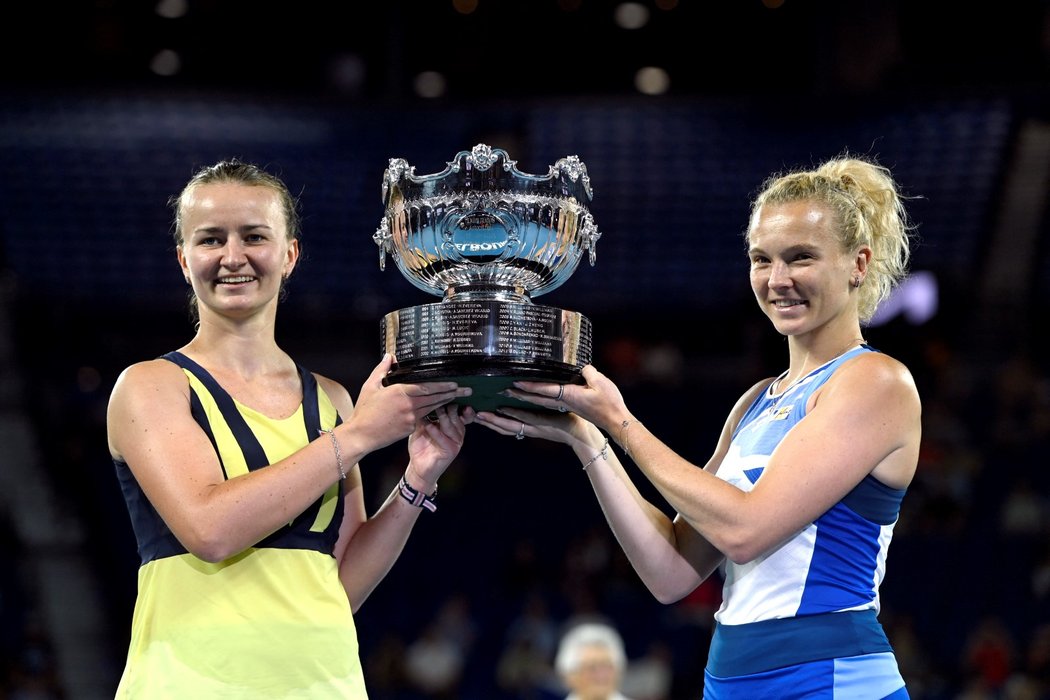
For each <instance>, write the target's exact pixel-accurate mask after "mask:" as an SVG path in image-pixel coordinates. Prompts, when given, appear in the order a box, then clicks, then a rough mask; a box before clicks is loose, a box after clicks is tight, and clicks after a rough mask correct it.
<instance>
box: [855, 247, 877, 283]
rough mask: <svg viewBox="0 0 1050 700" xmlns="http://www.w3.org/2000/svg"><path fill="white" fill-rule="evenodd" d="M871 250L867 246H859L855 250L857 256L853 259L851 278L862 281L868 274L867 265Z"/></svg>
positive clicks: (869, 260) (869, 261)
mask: <svg viewBox="0 0 1050 700" xmlns="http://www.w3.org/2000/svg"><path fill="white" fill-rule="evenodd" d="M872 255H873V253H872V250H871V248H870V247H868V246H866V245H865V246H861V247H860V248H858V249H857V254H856V256H855V257H854V259H853V277H854V278H855V279H860V280H861V281H863V280H864V277H865V275H867V274H868V265H869V263H871V258H872Z"/></svg>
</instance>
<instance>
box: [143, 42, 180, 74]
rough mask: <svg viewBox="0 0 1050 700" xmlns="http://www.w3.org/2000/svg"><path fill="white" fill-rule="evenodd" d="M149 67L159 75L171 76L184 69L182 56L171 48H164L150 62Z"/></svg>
mask: <svg viewBox="0 0 1050 700" xmlns="http://www.w3.org/2000/svg"><path fill="white" fill-rule="evenodd" d="M149 69H150V70H151V71H153V72H154V73H156V74H157V75H163V76H164V77H170V76H173V75H176V74H177V73H178V72H179V71H180V70H182V58H180V57H179V54H177V53H176V52H174V51H172V50H171V49H163V50H161V51H158V52H157V54H156V55H155V56H154V57H153V60H152V61H150V62H149Z"/></svg>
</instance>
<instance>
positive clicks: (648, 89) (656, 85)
mask: <svg viewBox="0 0 1050 700" xmlns="http://www.w3.org/2000/svg"><path fill="white" fill-rule="evenodd" d="M634 87H635V89H636V90H638V92H640V93H642V94H643V95H662V94H664V93H665V92H667V91H668V89H670V87H671V77H670V76H669V75H667V71H665V70H664V69H663V68H656V67H655V66H647V67H645V68H642V69H640V70H639V71H638V72H637V73H635V74H634Z"/></svg>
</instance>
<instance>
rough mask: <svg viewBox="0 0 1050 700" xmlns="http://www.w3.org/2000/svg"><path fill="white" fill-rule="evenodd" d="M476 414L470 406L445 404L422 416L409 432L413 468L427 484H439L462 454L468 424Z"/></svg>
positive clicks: (411, 465) (409, 454)
mask: <svg viewBox="0 0 1050 700" xmlns="http://www.w3.org/2000/svg"><path fill="white" fill-rule="evenodd" d="M474 416H475V411H474V409H473V408H471V407H470V406H465V407H460V406H458V405H457V404H448V405H445V406H441V407H439V408H436V409H434V411H433V412H432V413H431V414H430V415H429V416H427V417H424V418H423V419H421V420H420V421H419V422H418V424H417V425H416V429H415V430H414V431H413V432H412V434H411V435H409V436H408V456H409V459H410V460H411V461H410V468H411V469H412V472H413V473H414V474H416V475H417V476H419V478H420V479H421V480H423V481H426V482H427V484H426V485H427V486H430V485H432V484H436V483H437V480H438V478H439V477H440V476H441V475H442V474H444V473H445V470H446V469H447V468H448V465H449V464H451V463H452V460H453V459H455V458H456V455H458V454H459V451H460V449H461V448H462V447H463V441H464V438H465V437H466V433H467V425H469V424H470V423H472V422H474Z"/></svg>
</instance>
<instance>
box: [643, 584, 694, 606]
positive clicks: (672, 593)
mask: <svg viewBox="0 0 1050 700" xmlns="http://www.w3.org/2000/svg"><path fill="white" fill-rule="evenodd" d="M649 592H650V593H652V594H653V597H654V598H656V601H657V602H658V603H660V604H661V605H673V604H675V603H677V602H678V601H680V600H681V599H682V598H685V597H686V596H687V595H689V591H679V590H676V589H672V588H666V587H665V588H652V587H650V588H649Z"/></svg>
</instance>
